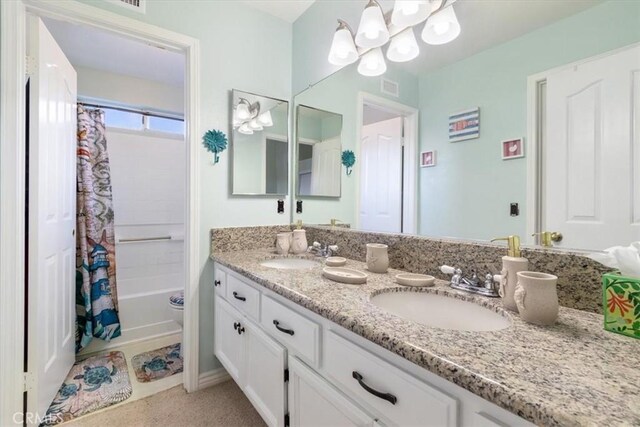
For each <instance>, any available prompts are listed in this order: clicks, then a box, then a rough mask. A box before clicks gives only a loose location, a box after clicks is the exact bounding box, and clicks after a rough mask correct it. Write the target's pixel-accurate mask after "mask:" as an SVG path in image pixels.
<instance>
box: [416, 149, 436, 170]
mask: <svg viewBox="0 0 640 427" xmlns="http://www.w3.org/2000/svg"><path fill="white" fill-rule="evenodd" d="M435 165H436V150H431V151H423V152H422V153H420V167H421V168H430V167H433V166H435Z"/></svg>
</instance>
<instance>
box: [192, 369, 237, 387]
mask: <svg viewBox="0 0 640 427" xmlns="http://www.w3.org/2000/svg"><path fill="white" fill-rule="evenodd" d="M230 379H231V376H229V374H228V373H227V371H226V370H225V369H224V368H222V367H220V368H218V369H214V370H212V371H208V372H203V373H201V374H200V375H199V376H198V390H203V389H205V388H207V387H211V386H214V385H216V384H220V383H223V382H225V381H228V380H230Z"/></svg>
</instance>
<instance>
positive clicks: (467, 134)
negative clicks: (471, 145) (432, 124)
mask: <svg viewBox="0 0 640 427" xmlns="http://www.w3.org/2000/svg"><path fill="white" fill-rule="evenodd" d="M474 138H480V107H475V108H471V109H469V110H465V111H460V112H459V113H454V114H450V115H449V142H458V141H464V140H467V139H474Z"/></svg>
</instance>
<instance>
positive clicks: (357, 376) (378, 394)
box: [352, 371, 398, 405]
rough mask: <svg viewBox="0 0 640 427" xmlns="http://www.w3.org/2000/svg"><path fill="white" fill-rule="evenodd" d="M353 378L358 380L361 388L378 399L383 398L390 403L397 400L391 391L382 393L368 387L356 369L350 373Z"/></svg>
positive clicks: (393, 403) (394, 402)
mask: <svg viewBox="0 0 640 427" xmlns="http://www.w3.org/2000/svg"><path fill="white" fill-rule="evenodd" d="M352 376H353V378H355V379H356V380H357V381H358V384H360V387H362V388H363V389H365V390H367V391H368V392H369V393H371V394H373V395H374V396H375V397H379V398H380V399H384V400H386V401H387V402H390V403H391V404H392V405H395V404H396V402H397V401H398V398H397V397H395V396H394V395H393V394H391V393H382V392H380V391H378V390H374V389H372V388H371V387H369V386H368V385H366V384H365V382H364V378H363V377H362V375H360V374H359V373H358V371H353V374H352Z"/></svg>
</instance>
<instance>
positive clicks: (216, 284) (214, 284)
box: [213, 280, 222, 286]
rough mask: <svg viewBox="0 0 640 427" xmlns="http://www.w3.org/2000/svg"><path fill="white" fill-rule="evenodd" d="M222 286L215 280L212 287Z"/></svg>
mask: <svg viewBox="0 0 640 427" xmlns="http://www.w3.org/2000/svg"><path fill="white" fill-rule="evenodd" d="M221 284H222V282H220V280H216V281H215V282H213V286H220V285H221Z"/></svg>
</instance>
